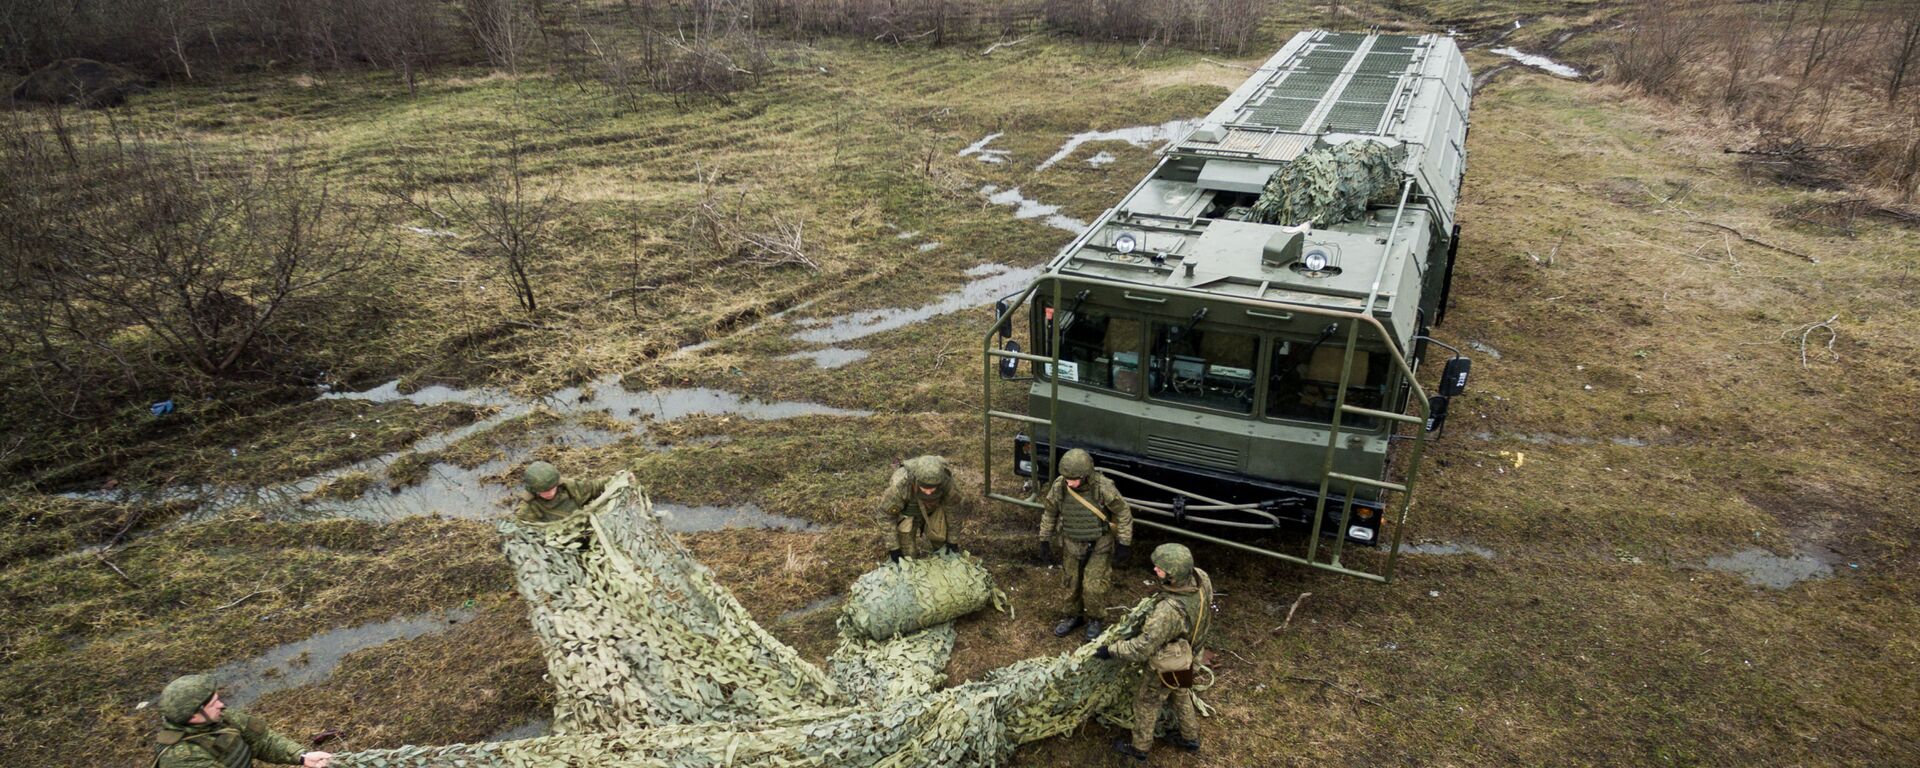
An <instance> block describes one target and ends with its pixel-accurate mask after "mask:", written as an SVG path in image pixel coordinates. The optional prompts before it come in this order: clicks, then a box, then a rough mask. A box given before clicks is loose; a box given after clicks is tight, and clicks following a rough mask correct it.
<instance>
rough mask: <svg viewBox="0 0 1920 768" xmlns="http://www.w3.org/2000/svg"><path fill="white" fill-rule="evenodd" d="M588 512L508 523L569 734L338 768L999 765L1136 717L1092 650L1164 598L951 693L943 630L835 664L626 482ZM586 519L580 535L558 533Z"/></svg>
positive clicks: (1136, 670)
mask: <svg viewBox="0 0 1920 768" xmlns="http://www.w3.org/2000/svg"><path fill="white" fill-rule="evenodd" d="M588 512H589V514H587V515H582V516H579V517H578V518H577V519H573V520H569V521H568V522H567V523H565V524H561V525H553V526H540V527H537V528H535V527H528V526H522V525H520V524H517V523H514V522H503V523H501V524H500V528H501V532H502V534H503V536H504V546H505V549H506V552H507V557H508V559H509V560H511V561H512V563H513V566H514V570H515V576H516V579H517V582H518V588H519V590H520V594H521V596H522V597H523V598H525V599H526V600H527V603H528V613H529V619H530V620H531V621H532V623H533V626H534V631H535V632H536V633H537V634H538V635H539V637H540V641H541V644H542V645H543V647H544V651H545V653H546V655H547V662H548V677H549V678H550V679H551V680H552V682H553V685H554V690H555V696H554V701H555V706H554V710H555V712H554V734H553V735H550V736H544V737H540V738H533V739H525V740H521V741H511V742H496V743H482V744H455V745H449V746H409V747H400V748H397V749H383V750H367V751H362V752H354V753H347V754H339V755H336V756H335V758H334V765H335V766H338V767H339V768H571V767H574V766H587V765H592V766H596V767H605V768H669V767H672V768H720V766H730V767H732V768H921V767H925V768H933V767H934V766H997V765H1003V764H1005V762H1006V760H1007V759H1008V758H1009V756H1010V754H1011V752H1012V750H1013V748H1014V747H1015V746H1017V745H1019V744H1024V743H1027V742H1030V741H1034V740H1037V739H1043V738H1047V737H1050V736H1056V735H1060V734H1064V733H1068V732H1070V731H1072V730H1074V729H1076V728H1078V727H1080V725H1081V724H1083V723H1084V722H1086V721H1087V719H1088V718H1090V717H1099V718H1100V719H1101V720H1103V721H1105V722H1108V723H1114V724H1120V723H1127V722H1130V719H1131V717H1130V715H1131V712H1130V707H1129V704H1130V700H1131V699H1132V698H1133V695H1132V694H1133V691H1134V688H1135V687H1136V686H1137V685H1138V683H1139V681H1140V679H1141V676H1142V670H1141V668H1140V665H1137V664H1125V663H1116V662H1113V661H1106V660H1099V659H1095V658H1093V651H1094V649H1095V648H1096V647H1098V645H1099V644H1100V643H1107V642H1113V641H1115V640H1117V639H1118V638H1119V637H1122V636H1125V635H1130V634H1134V633H1137V632H1139V630H1140V628H1141V625H1142V622H1143V621H1144V620H1145V618H1146V615H1147V610H1148V609H1149V608H1150V607H1151V603H1150V602H1149V601H1142V602H1141V603H1140V604H1139V605H1137V606H1135V607H1134V609H1133V610H1132V611H1131V612H1129V613H1128V614H1127V615H1126V616H1125V617H1123V618H1120V619H1117V620H1115V621H1114V623H1113V625H1112V627H1111V628H1109V629H1108V631H1107V632H1106V633H1105V634H1103V635H1102V636H1101V638H1100V639H1099V641H1098V642H1097V643H1095V644H1089V645H1085V646H1081V647H1079V648H1076V649H1074V650H1072V651H1070V652H1067V653H1064V654H1061V655H1058V656H1052V657H1042V658H1034V659H1026V660H1023V661H1019V662H1015V663H1013V664H1011V665H1008V666H1006V667H1003V668H1001V669H998V670H994V671H992V672H989V673H988V674H986V675H984V676H983V677H981V678H980V679H978V680H975V681H972V682H969V683H966V684H964V685H960V686H956V687H952V688H944V689H943V688H939V687H938V686H939V685H941V684H942V682H943V680H942V679H941V677H942V673H941V670H942V669H944V667H945V666H946V664H947V661H948V659H947V656H948V655H949V654H950V653H951V651H952V647H953V627H952V625H951V624H942V625H939V626H936V627H932V628H929V629H925V630H921V631H919V632H915V633H912V634H907V635H902V636H900V637H898V638H890V639H887V640H885V641H876V640H873V639H871V638H869V637H861V636H859V635H858V634H857V633H854V634H852V635H851V636H849V637H847V638H845V639H844V641H843V643H842V645H841V647H840V648H839V649H838V650H836V651H835V652H834V653H833V654H832V655H831V656H829V663H830V664H831V665H832V667H833V669H832V670H831V671H829V672H822V671H821V670H819V669H818V668H817V667H815V666H813V665H812V664H810V663H808V662H807V661H806V660H805V659H803V658H801V657H800V656H799V654H797V653H796V652H794V651H793V650H792V649H791V648H788V647H786V646H784V645H782V644H781V643H780V642H779V641H777V640H775V639H774V638H773V637H772V636H770V635H769V634H768V633H767V632H766V631H765V630H764V629H762V628H761V627H760V626H759V624H757V623H755V622H754V621H753V619H752V617H750V616H748V615H747V613H746V611H745V609H743V608H742V607H741V606H740V604H739V603H738V602H737V601H736V600H735V599H734V598H733V596H732V595H731V593H729V592H728V591H727V590H726V589H725V588H724V587H722V586H720V585H719V584H717V583H715V582H714V580H713V576H712V574H711V572H709V571H708V570H707V568H706V567H705V566H704V565H701V564H700V563H699V562H698V561H697V560H695V559H694V558H693V556H692V555H691V554H690V553H689V552H688V551H687V550H686V548H685V547H683V546H682V545H681V544H680V543H679V541H678V540H677V539H675V538H674V537H673V536H672V534H670V533H668V532H667V531H666V530H665V529H664V528H662V527H661V525H660V521H659V518H658V517H657V516H656V515H655V514H654V512H653V509H652V505H651V504H650V503H649V502H648V501H647V498H646V496H645V494H644V493H642V492H641V491H640V489H639V487H638V486H637V485H636V484H634V483H633V482H632V478H631V476H630V475H628V474H626V473H621V474H620V475H616V476H615V477H614V479H613V480H611V481H610V482H609V483H608V486H607V493H606V495H604V496H603V497H602V498H601V499H600V501H598V502H596V503H595V505H594V506H593V507H590V508H589V510H588ZM575 526H577V527H578V530H572V531H568V530H555V529H567V528H571V527H575Z"/></svg>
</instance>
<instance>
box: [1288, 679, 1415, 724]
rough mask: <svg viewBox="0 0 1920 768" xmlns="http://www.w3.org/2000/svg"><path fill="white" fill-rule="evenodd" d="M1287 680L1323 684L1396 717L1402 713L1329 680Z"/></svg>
mask: <svg viewBox="0 0 1920 768" xmlns="http://www.w3.org/2000/svg"><path fill="white" fill-rule="evenodd" d="M1287 679H1288V680H1297V681H1299V682H1302V683H1319V684H1321V685H1324V686H1326V687H1328V688H1332V689H1334V690H1336V691H1339V692H1341V693H1344V694H1346V695H1348V696H1352V697H1354V698H1356V699H1359V700H1361V701H1363V702H1366V703H1368V704H1372V705H1374V706H1376V707H1379V708H1381V709H1384V710H1386V711H1388V712H1392V713H1394V714H1396V715H1398V714H1400V711H1399V710H1397V709H1394V708H1393V707H1390V706H1388V705H1387V704H1386V703H1385V702H1382V701H1380V700H1379V699H1375V698H1372V697H1370V696H1367V695H1366V694H1364V693H1361V692H1359V691H1355V690H1352V689H1349V688H1347V687H1346V686H1343V685H1341V684H1339V683H1336V682H1334V681H1332V680H1327V679H1325V678H1319V677H1304V676H1301V675H1287Z"/></svg>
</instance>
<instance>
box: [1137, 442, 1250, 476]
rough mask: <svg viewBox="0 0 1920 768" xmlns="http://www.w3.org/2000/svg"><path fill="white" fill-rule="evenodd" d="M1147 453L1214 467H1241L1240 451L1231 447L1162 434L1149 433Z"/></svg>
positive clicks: (1171, 459) (1161, 457)
mask: <svg viewBox="0 0 1920 768" xmlns="http://www.w3.org/2000/svg"><path fill="white" fill-rule="evenodd" d="M1147 455H1148V456H1151V457H1153V458H1156V459H1165V460H1167V461H1177V462H1180V463H1182V464H1191V465H1194V466H1200V467H1212V468H1214V469H1239V468H1240V452H1239V451H1236V450H1233V449H1231V448H1215V447H1213V446H1211V445H1202V444H1200V443H1192V442H1188V441H1186V440H1175V439H1173V438H1171V437H1161V436H1160V435H1147Z"/></svg>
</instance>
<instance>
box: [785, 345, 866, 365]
mask: <svg viewBox="0 0 1920 768" xmlns="http://www.w3.org/2000/svg"><path fill="white" fill-rule="evenodd" d="M871 354H873V353H871V352H868V351H866V350H864V349H847V348H845V347H827V348H826V349H815V350H811V351H808V352H795V353H793V354H791V355H781V356H780V359H782V360H811V361H813V364H814V365H816V366H819V367H821V368H844V367H846V366H849V365H852V364H854V363H857V362H860V361H862V360H865V359H867V356H868V355H871Z"/></svg>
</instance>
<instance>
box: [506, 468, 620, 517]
mask: <svg viewBox="0 0 1920 768" xmlns="http://www.w3.org/2000/svg"><path fill="white" fill-rule="evenodd" d="M526 480H527V490H526V492H524V493H522V494H520V508H519V509H518V510H516V511H515V512H514V514H513V516H514V517H515V518H517V519H519V520H520V521H521V522H525V523H551V522H556V521H559V520H564V519H566V518H568V517H571V516H572V515H573V514H574V513H576V512H579V511H580V510H582V509H586V507H587V505H588V504H592V503H593V500H594V499H597V498H600V494H601V493H602V492H604V491H605V490H606V489H607V481H606V479H605V478H602V479H599V480H562V479H561V478H560V470H558V469H555V468H554V466H553V465H552V464H548V463H546V462H544V461H536V462H534V463H532V464H529V465H527V474H526ZM554 486H559V487H560V492H559V493H556V494H554V495H553V498H551V499H543V498H540V497H539V496H538V495H537V494H539V493H541V492H543V491H545V490H547V489H548V488H552V487H554Z"/></svg>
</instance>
